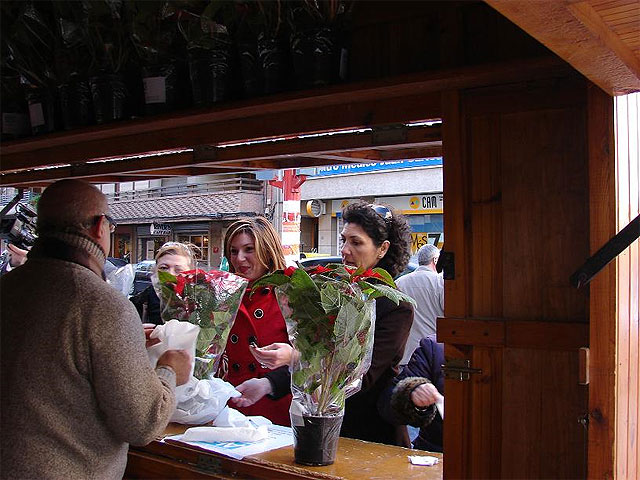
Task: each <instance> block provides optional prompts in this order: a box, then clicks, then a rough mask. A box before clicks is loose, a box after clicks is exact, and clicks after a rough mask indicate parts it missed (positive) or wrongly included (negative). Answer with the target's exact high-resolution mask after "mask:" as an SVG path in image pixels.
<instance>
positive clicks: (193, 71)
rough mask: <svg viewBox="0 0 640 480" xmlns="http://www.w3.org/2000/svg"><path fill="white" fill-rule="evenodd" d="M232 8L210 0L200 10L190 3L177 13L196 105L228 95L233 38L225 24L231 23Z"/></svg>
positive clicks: (223, 2) (227, 4) (213, 101)
mask: <svg viewBox="0 0 640 480" xmlns="http://www.w3.org/2000/svg"><path fill="white" fill-rule="evenodd" d="M195 6H197V5H195ZM232 8H233V4H232V3H231V2H229V1H224V0H218V1H211V2H209V3H208V4H207V5H206V7H205V8H204V10H202V11H200V12H199V11H198V10H197V9H196V8H194V6H190V5H187V6H186V7H185V8H182V9H180V10H179V12H178V29H179V31H180V33H181V34H182V36H183V38H184V40H185V42H186V48H187V61H188V64H189V79H190V81H191V93H192V95H193V103H194V104H196V105H212V104H214V103H217V102H220V101H223V100H226V99H227V97H228V83H229V80H230V75H229V73H230V72H229V70H230V55H231V38H230V36H229V31H228V29H227V26H226V25H225V24H224V23H228V19H226V18H225V17H227V16H228V15H229V12H231V11H232ZM223 18H225V20H227V22H225V20H223Z"/></svg>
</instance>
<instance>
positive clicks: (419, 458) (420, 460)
mask: <svg viewBox="0 0 640 480" xmlns="http://www.w3.org/2000/svg"><path fill="white" fill-rule="evenodd" d="M409 461H410V462H411V464H412V465H424V466H427V467H432V466H433V465H435V464H437V463H438V462H439V459H438V457H431V456H428V455H409Z"/></svg>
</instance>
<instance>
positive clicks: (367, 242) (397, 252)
mask: <svg viewBox="0 0 640 480" xmlns="http://www.w3.org/2000/svg"><path fill="white" fill-rule="evenodd" d="M342 218H343V219H344V227H343V229H342V232H341V234H340V236H341V239H342V250H341V253H342V262H343V263H344V264H346V265H353V266H357V267H362V268H365V269H367V268H375V267H380V268H384V269H385V270H387V271H388V272H389V273H390V274H391V276H393V277H395V276H396V275H398V274H399V273H400V272H402V271H403V270H404V269H405V267H406V266H407V263H408V261H409V256H410V246H411V244H410V242H411V240H410V238H411V237H410V231H411V230H410V228H409V224H408V223H407V220H406V219H405V218H404V216H402V215H400V214H398V213H395V212H394V211H393V210H392V209H391V208H390V207H387V206H385V205H376V204H368V203H364V202H358V203H352V204H350V205H348V206H347V207H345V209H344V210H343V211H342ZM412 323H413V307H412V306H411V304H409V303H406V302H401V303H400V304H399V305H396V304H395V303H393V302H392V301H391V300H389V299H388V298H386V297H379V298H377V299H376V324H375V333H374V343H373V357H372V359H371V366H370V367H369V370H368V371H367V373H366V374H365V375H364V377H363V379H362V388H361V389H360V391H359V392H358V393H356V394H355V395H353V396H352V397H350V398H348V399H347V401H346V406H345V415H344V420H343V423H342V430H341V431H340V434H341V435H342V436H344V437H351V438H358V439H361V440H367V441H370V442H378V443H386V444H390V445H401V446H408V447H410V446H411V444H410V443H409V439H408V435H407V431H406V427H404V426H395V425H392V424H391V423H389V422H387V421H385V420H384V419H383V418H382V417H381V416H380V414H379V413H378V409H377V401H378V397H379V396H380V394H381V392H383V391H384V390H385V388H386V387H387V386H388V385H389V384H390V382H391V381H392V380H393V377H394V376H395V375H396V374H397V373H398V370H397V367H398V363H399V362H400V359H401V358H402V354H403V351H404V346H405V343H406V341H407V337H408V335H409V330H410V329H411V324H412Z"/></svg>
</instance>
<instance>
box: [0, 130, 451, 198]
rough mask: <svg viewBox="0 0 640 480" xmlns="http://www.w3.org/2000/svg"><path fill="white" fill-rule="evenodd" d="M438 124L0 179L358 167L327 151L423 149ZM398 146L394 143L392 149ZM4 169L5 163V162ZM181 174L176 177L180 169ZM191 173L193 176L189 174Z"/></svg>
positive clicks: (21, 181) (0, 180)
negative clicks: (383, 145)
mask: <svg viewBox="0 0 640 480" xmlns="http://www.w3.org/2000/svg"><path fill="white" fill-rule="evenodd" d="M440 137H441V129H440V126H439V125H435V126H424V127H412V128H407V129H406V130H405V129H403V128H399V134H395V133H394V134H393V135H388V136H384V137H381V136H380V135H379V134H378V133H377V132H376V131H375V130H374V131H367V132H363V133H352V134H336V135H322V136H314V137H307V138H292V139H282V140H277V141H270V142H262V143H248V144H239V145H234V146H225V147H223V146H204V147H199V148H197V149H196V150H195V151H194V152H190V151H183V152H180V153H173V154H167V155H161V154H158V155H152V156H138V157H130V158H126V159H122V160H120V159H113V158H105V159H101V160H95V161H92V162H88V163H87V162H78V163H74V164H72V165H70V166H65V167H58V168H50V169H45V170H30V171H17V172H10V173H6V174H3V175H2V176H0V184H2V185H14V186H18V185H29V184H30V183H31V182H46V181H53V180H59V179H62V178H85V179H86V178H91V177H95V176H104V175H110V174H118V173H123V172H124V173H131V174H135V175H141V176H145V175H148V177H147V178H153V177H158V176H162V175H163V171H166V176H173V175H178V174H183V175H202V174H204V172H201V171H196V170H194V169H195V168H198V169H201V168H206V169H207V170H206V173H221V172H224V173H231V172H236V171H245V170H258V169H281V168H295V167H314V166H325V165H330V164H336V163H358V162H361V161H362V159H360V158H350V157H344V158H340V157H339V155H341V154H338V156H337V158H333V159H328V158H325V157H322V155H323V154H326V153H336V152H340V151H341V150H343V149H345V150H349V151H350V152H355V151H358V150H360V149H362V150H370V149H371V148H372V147H375V148H378V146H377V145H376V143H377V142H379V141H381V138H384V141H385V142H387V143H388V144H389V145H394V144H399V145H400V146H402V147H406V148H405V149H406V150H408V149H409V148H408V147H411V148H421V146H422V145H432V144H434V143H440ZM396 146H397V145H396ZM3 166H4V162H3ZM184 169H186V170H184ZM181 170H182V171H183V172H184V173H178V172H180V171H181ZM191 172H193V173H191Z"/></svg>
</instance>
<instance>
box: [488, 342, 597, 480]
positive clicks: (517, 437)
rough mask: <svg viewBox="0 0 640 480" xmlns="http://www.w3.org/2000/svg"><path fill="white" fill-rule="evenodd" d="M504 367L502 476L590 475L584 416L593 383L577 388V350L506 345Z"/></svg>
mask: <svg viewBox="0 0 640 480" xmlns="http://www.w3.org/2000/svg"><path fill="white" fill-rule="evenodd" d="M503 369H504V378H505V379H507V380H508V381H505V383H504V395H503V399H502V402H503V405H504V407H503V416H502V430H503V431H504V432H508V438H505V439H504V440H503V452H502V473H501V478H565V479H568V478H584V477H585V474H586V453H587V452H586V446H587V443H586V439H587V432H586V430H585V429H584V427H583V426H582V425H580V424H579V423H578V416H579V413H580V412H581V411H582V412H584V411H586V408H587V394H586V393H587V392H586V389H587V387H586V386H582V387H576V385H577V382H578V355H577V351H561V350H557V351H550V350H529V349H515V348H506V349H505V350H504V360H503ZM523 392H526V394H525V395H523ZM576 452H580V453H581V454H580V455H576Z"/></svg>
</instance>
